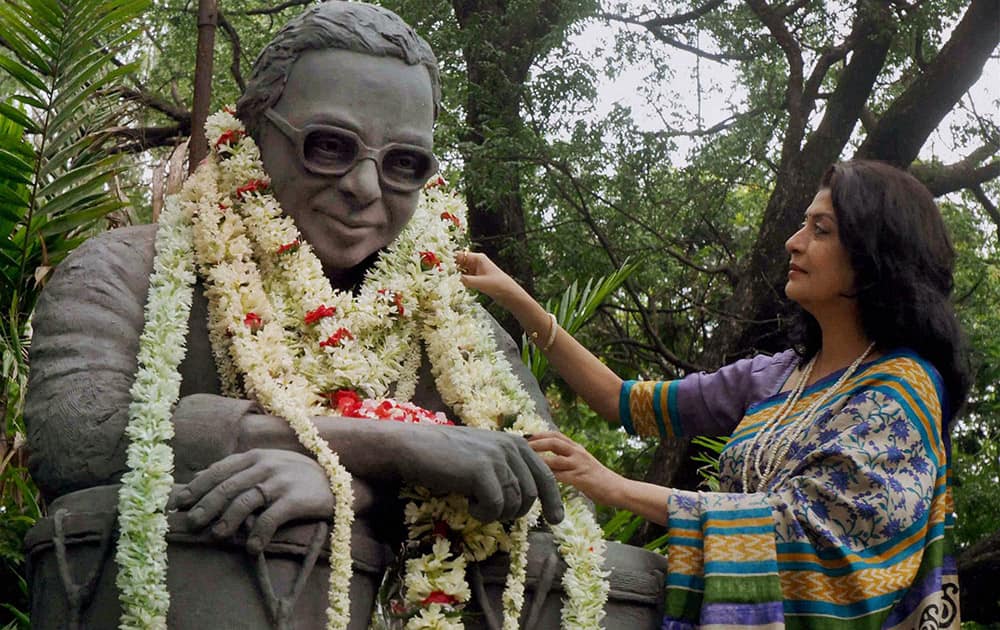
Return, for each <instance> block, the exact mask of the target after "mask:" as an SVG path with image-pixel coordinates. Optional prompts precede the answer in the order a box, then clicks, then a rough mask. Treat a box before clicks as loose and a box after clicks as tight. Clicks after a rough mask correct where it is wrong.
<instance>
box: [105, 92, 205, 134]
mask: <svg viewBox="0 0 1000 630" xmlns="http://www.w3.org/2000/svg"><path fill="white" fill-rule="evenodd" d="M102 93H103V94H106V95H108V96H114V95H118V96H119V97H121V99H122V100H123V101H127V102H134V103H138V104H140V105H143V106H145V107H148V108H150V109H154V110H156V111H158V112H160V113H161V114H165V115H166V116H167V118H170V119H171V120H174V121H176V122H178V123H179V124H181V125H187V126H188V127H190V126H191V112H190V111H189V110H187V109H184V108H182V107H178V106H177V105H174V104H173V103H171V102H169V101H167V100H166V99H164V98H161V97H160V96H158V95H156V94H153V93H152V92H148V91H146V90H144V89H141V88H128V87H125V86H121V87H116V88H114V89H111V90H107V91H104V92H102Z"/></svg>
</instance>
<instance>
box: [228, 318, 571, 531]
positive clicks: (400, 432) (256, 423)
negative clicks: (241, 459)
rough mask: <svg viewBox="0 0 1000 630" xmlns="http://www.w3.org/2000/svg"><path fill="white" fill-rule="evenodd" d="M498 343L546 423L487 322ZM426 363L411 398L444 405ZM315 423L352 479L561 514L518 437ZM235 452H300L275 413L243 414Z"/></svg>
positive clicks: (492, 513)
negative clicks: (411, 486)
mask: <svg viewBox="0 0 1000 630" xmlns="http://www.w3.org/2000/svg"><path fill="white" fill-rule="evenodd" d="M491 321H492V323H493V327H494V334H495V336H496V340H497V343H498V347H499V348H500V350H501V351H502V352H503V353H504V355H505V357H506V358H507V360H508V361H509V362H510V365H511V367H512V369H513V371H514V374H515V375H516V376H517V377H518V378H519V379H520V380H521V381H522V383H523V384H524V386H525V389H526V390H527V392H528V393H529V395H530V396H531V398H532V400H534V401H535V404H536V408H537V411H538V413H539V415H540V416H541V417H542V418H543V419H545V420H546V421H547V422H548V423H549V424H550V425H551V419H550V416H549V413H548V405H547V403H546V402H545V399H544V397H543V396H542V393H541V391H540V390H539V387H538V383H537V382H536V381H535V379H534V378H533V377H532V376H531V372H530V371H529V370H528V369H527V367H526V366H525V365H524V364H523V363H522V361H521V358H520V353H519V351H518V349H517V346H516V345H515V344H514V342H513V340H511V338H510V336H509V335H507V333H506V332H504V331H503V329H502V328H501V327H500V326H499V324H497V323H496V322H495V321H493V320H492V319H491ZM433 389H434V388H433V380H432V377H431V374H430V369H429V366H428V365H426V361H425V362H424V365H423V366H422V367H421V373H420V377H419V382H418V386H417V395H416V397H415V399H414V400H415V402H417V403H418V404H420V405H422V406H424V407H426V408H429V409H436V410H440V409H443V403H441V400H440V397H438V396H437V393H436V392H435V391H433ZM314 422H315V424H316V427H317V428H318V429H319V432H320V434H321V435H323V437H324V438H326V440H327V441H328V443H329V444H330V445H331V447H332V448H333V450H335V451H336V452H337V454H338V457H339V458H340V461H341V463H342V464H343V465H344V466H345V467H346V468H347V469H348V470H349V471H350V472H351V473H352V474H354V475H355V476H358V477H362V478H364V479H366V480H369V481H372V482H382V483H390V484H398V483H411V484H419V485H423V486H426V487H428V488H431V489H432V490H434V491H437V492H457V493H459V494H463V495H465V496H467V497H470V500H471V504H472V510H473V514H474V515H478V516H480V517H482V518H485V519H486V520H494V519H496V518H498V517H503V518H509V517H511V516H513V515H514V514H522V513H524V511H525V510H527V509H528V507H530V505H531V503H532V502H533V501H534V498H535V497H536V496H537V497H539V498H540V499H541V500H542V504H543V507H544V508H545V515H546V518H548V519H549V520H550V521H553V522H555V521H558V520H560V519H561V518H562V507H561V501H560V498H559V492H558V488H557V486H556V484H555V479H554V477H553V476H552V474H551V472H550V471H549V469H548V467H547V466H545V465H544V463H543V462H542V461H541V460H540V458H539V457H538V456H537V455H536V454H535V453H534V452H533V451H532V450H531V449H530V447H528V445H527V442H526V441H525V440H523V439H522V438H520V437H517V436H513V435H510V434H503V433H498V432H490V431H482V430H477V429H468V428H464V427H434V426H423V425H411V424H402V423H396V422H372V421H359V420H355V419H350V418H339V417H325V416H324V417H317V418H314ZM239 433H240V438H239V442H238V444H237V446H236V450H237V451H249V450H251V449H260V448H271V449H286V450H301V449H302V447H301V446H300V445H299V444H298V441H297V439H296V438H295V435H294V434H293V432H292V431H291V429H290V428H289V427H288V424H287V423H286V422H285V421H284V420H282V419H280V418H275V417H274V416H270V415H266V414H257V413H252V412H251V413H248V414H247V415H246V416H245V418H244V420H243V421H242V422H241V424H240V432H239Z"/></svg>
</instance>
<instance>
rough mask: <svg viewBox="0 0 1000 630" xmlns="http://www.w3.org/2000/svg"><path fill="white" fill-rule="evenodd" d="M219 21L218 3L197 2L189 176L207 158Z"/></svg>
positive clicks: (207, 0) (200, 0) (212, 1)
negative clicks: (206, 136)
mask: <svg viewBox="0 0 1000 630" xmlns="http://www.w3.org/2000/svg"><path fill="white" fill-rule="evenodd" d="M218 21H219V11H218V6H217V4H216V0H199V1H198V52H197V53H196V56H195V63H194V102H193V103H192V105H191V145H190V147H191V153H190V157H189V158H188V172H190V173H193V172H194V169H196V168H198V164H200V163H201V161H202V160H204V159H205V156H207V155H208V141H207V140H206V139H205V120H206V119H207V118H208V108H209V106H210V105H211V102H212V66H213V64H214V59H215V28H216V25H217V24H218Z"/></svg>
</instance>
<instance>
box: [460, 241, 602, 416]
mask: <svg viewBox="0 0 1000 630" xmlns="http://www.w3.org/2000/svg"><path fill="white" fill-rule="evenodd" d="M456 262H458V265H459V267H460V268H461V269H462V270H463V276H462V282H463V283H464V284H465V286H467V287H470V288H473V289H477V290H479V291H482V292H483V293H485V294H486V295H488V296H490V297H491V298H493V299H494V300H496V302H497V304H499V305H500V306H502V307H503V308H505V309H506V310H508V311H510V313H511V314H512V315H514V317H515V318H517V321H518V323H520V324H521V327H522V328H523V329H524V330H525V331H526V332H527V333H528V335H530V336H531V337H532V338H533V339H534V340H535V344H536V345H537V346H538V347H539V348H540V349H541V350H542V352H544V353H545V357H546V358H547V359H548V360H549V363H550V364H551V365H552V367H554V368H555V370H556V371H557V372H558V373H559V376H561V377H562V378H563V380H565V381H566V383H567V384H568V385H569V386H570V387H571V388H572V389H573V391H575V392H576V393H577V394H578V395H579V396H580V397H581V398H583V399H584V400H585V401H586V403H587V404H588V405H590V407H591V409H593V410H594V411H596V412H597V413H599V414H600V415H601V416H602V417H603V418H604V419H605V420H607V421H608V422H611V423H614V424H618V423H619V417H618V396H619V394H620V392H621V387H622V379H621V378H619V377H618V375H617V374H615V373H614V372H612V371H611V369H610V368H608V366H606V365H604V364H603V363H601V362H600V360H598V358H597V357H595V356H594V355H593V354H591V353H590V351H588V350H587V349H586V348H584V347H583V346H582V345H580V343H579V342H578V341H577V340H576V339H574V338H573V336H572V335H570V334H568V333H567V332H566V331H565V330H563V329H562V328H561V327H560V326H558V325H556V324H555V322H554V321H552V318H550V317H549V314H548V313H546V312H545V309H543V308H542V307H541V305H540V304H539V303H538V302H536V301H535V300H534V298H532V297H531V296H530V295H528V292H527V291H525V290H524V289H523V288H522V287H521V285H519V284H517V282H515V281H514V280H513V278H511V277H510V276H508V275H507V274H506V273H504V272H503V271H502V270H501V269H500V268H499V267H497V266H496V265H495V264H494V263H493V261H491V260H490V259H489V258H487V257H486V256H485V255H483V254H477V253H471V252H463V253H461V254H459V255H458V259H457V261H456ZM553 326H555V328H553ZM553 332H554V333H555V337H553V338H552V343H551V345H549V344H548V341H549V338H550V336H551V335H552V333H553ZM535 333H537V336H536V335H535Z"/></svg>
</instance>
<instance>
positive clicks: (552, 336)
mask: <svg viewBox="0 0 1000 630" xmlns="http://www.w3.org/2000/svg"><path fill="white" fill-rule="evenodd" d="M558 332H559V322H558V321H556V316H555V315H553V314H552V313H549V338H548V339H546V340H545V347H544V348H542V351H543V352H548V351H549V348H551V347H552V344H554V343H555V342H556V333H558Z"/></svg>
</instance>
